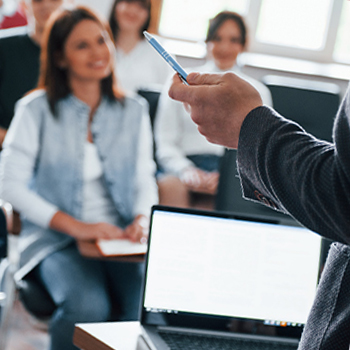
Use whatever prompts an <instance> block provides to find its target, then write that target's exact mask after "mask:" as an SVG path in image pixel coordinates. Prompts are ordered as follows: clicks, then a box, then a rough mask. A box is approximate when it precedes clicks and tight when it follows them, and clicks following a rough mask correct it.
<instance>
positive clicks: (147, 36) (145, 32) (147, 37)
mask: <svg viewBox="0 0 350 350" xmlns="http://www.w3.org/2000/svg"><path fill="white" fill-rule="evenodd" d="M143 35H144V36H145V37H146V39H151V38H152V37H151V36H150V34H149V33H148V32H147V31H146V30H144V31H143Z"/></svg>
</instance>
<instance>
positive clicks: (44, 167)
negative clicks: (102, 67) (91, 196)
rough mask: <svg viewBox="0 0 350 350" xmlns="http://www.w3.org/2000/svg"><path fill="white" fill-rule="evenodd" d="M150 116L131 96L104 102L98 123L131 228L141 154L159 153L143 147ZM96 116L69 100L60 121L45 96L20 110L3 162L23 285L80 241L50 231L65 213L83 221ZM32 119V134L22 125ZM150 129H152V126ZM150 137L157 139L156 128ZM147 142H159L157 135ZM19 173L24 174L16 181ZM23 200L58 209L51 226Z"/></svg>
mask: <svg viewBox="0 0 350 350" xmlns="http://www.w3.org/2000/svg"><path fill="white" fill-rule="evenodd" d="M146 110H147V106H146V103H145V101H143V100H142V99H138V98H130V97H126V98H125V100H124V102H123V104H121V103H120V102H113V101H110V100H109V99H107V98H103V99H102V101H101V103H100V105H99V107H98V109H97V110H96V112H95V114H94V118H93V121H92V124H91V131H92V134H93V140H94V143H95V145H96V148H97V151H98V154H99V157H100V159H101V163H102V167H103V173H104V180H105V185H106V188H107V190H108V192H109V194H110V196H111V198H112V200H113V202H114V204H115V206H116V211H117V213H118V218H117V222H118V225H119V226H120V227H125V226H126V225H128V224H129V223H130V222H131V221H132V220H133V218H134V216H135V214H136V213H135V211H134V208H135V205H136V201H137V196H138V192H139V187H140V186H138V185H137V182H138V183H140V181H137V179H136V173H137V172H139V173H140V169H138V170H137V167H138V165H137V160H138V157H139V154H138V153H139V150H140V148H141V149H142V148H145V147H146V148H147V147H149V146H151V144H150V145H140V144H139V142H140V139H141V140H144V139H145V137H141V136H142V135H140V133H141V125H142V123H144V122H145V120H144V119H145V118H147V113H146V112H145V111H146ZM89 114H90V108H89V107H88V106H87V105H86V104H85V103H83V102H82V101H80V100H78V99H77V98H76V97H74V96H73V95H69V96H68V97H66V98H64V99H62V100H60V101H59V102H58V103H57V117H54V116H53V115H52V113H51V111H50V109H49V104H48V100H47V96H46V93H45V92H44V91H43V90H39V91H36V92H33V93H31V94H30V95H28V96H26V97H25V98H23V99H22V100H20V102H19V103H18V106H17V108H16V114H15V117H14V120H13V123H12V124H11V126H10V129H9V134H8V137H6V140H5V143H4V150H3V154H2V159H1V182H2V189H1V197H2V198H4V199H5V200H8V201H9V202H11V203H12V204H13V205H14V208H15V209H17V210H19V211H20V212H21V214H22V232H21V236H20V251H21V259H20V266H21V268H20V270H19V271H18V273H17V275H16V278H22V277H23V276H24V275H25V274H26V273H28V272H29V271H30V270H31V269H32V268H33V267H34V266H36V264H38V262H40V261H41V260H42V259H43V258H45V257H46V256H47V255H48V254H50V253H52V252H54V251H56V250H58V249H61V248H62V247H64V246H66V245H68V244H70V243H71V242H72V241H73V238H72V237H70V236H68V235H65V234H62V233H59V232H56V231H53V230H51V229H49V228H48V222H46V221H47V220H48V219H51V216H52V214H53V213H55V212H56V211H57V210H61V211H63V212H65V213H67V214H69V215H71V216H73V217H74V218H76V219H81V215H82V205H83V161H84V144H85V142H86V138H87V132H88V118H89ZM26 118H29V119H30V120H31V123H29V122H28V121H27V124H28V127H27V130H26V131H25V133H24V131H23V130H22V131H21V126H22V129H23V127H24V126H23V125H24V124H25V120H26ZM147 122H148V124H149V119H148V121H147ZM147 131H148V132H149V133H151V129H150V127H149V128H147ZM21 132H22V133H23V137H22V138H21V136H20V133H21ZM27 134H29V135H31V136H30V137H31V142H30V143H29V142H27V143H25V142H24V143H23V138H27ZM147 138H148V139H151V135H149V136H148V137H147ZM149 148H150V150H149V152H147V153H146V154H147V155H149V158H150V160H149V162H148V163H145V164H152V166H151V167H150V166H148V167H146V168H145V169H143V170H144V171H143V173H144V176H145V179H144V185H143V186H144V187H145V186H147V187H148V188H147V189H146V191H148V192H149V193H150V195H149V196H147V197H149V199H147V200H148V203H146V206H148V207H149V208H146V211H147V209H150V207H151V205H152V204H154V203H155V202H156V201H157V194H156V191H157V189H156V184H155V179H154V173H152V171H154V169H155V167H154V166H153V165H154V163H153V160H152V159H151V158H152V151H151V147H149ZM16 162H17V163H16ZM23 164H24V165H23ZM14 169H15V170H16V171H19V172H21V171H22V170H23V172H22V174H18V175H14ZM141 172H142V169H141ZM23 174H24V175H23ZM13 177H14V178H13ZM24 182H27V183H24ZM21 186H26V188H24V187H22V188H21ZM23 191H24V192H28V193H27V194H28V196H25V197H23V195H22V194H21V193H22V192H23ZM30 196H32V197H30ZM23 198H24V199H25V200H26V201H28V200H29V201H30V200H31V198H32V202H33V204H34V203H37V204H38V208H41V207H42V208H43V209H42V210H43V211H46V210H48V213H50V208H51V214H46V216H47V217H48V219H46V221H45V222H40V220H39V221H37V220H36V219H34V218H35V215H37V213H36V210H38V209H37V208H33V209H31V208H28V203H25V205H24V206H23V210H21V209H22V206H21V205H22V204H21V202H20V201H21V199H23ZM40 201H42V202H43V203H41V202H40ZM41 204H42V205H41ZM47 208H48V209H47ZM31 210H33V214H32V213H31ZM32 217H33V219H32Z"/></svg>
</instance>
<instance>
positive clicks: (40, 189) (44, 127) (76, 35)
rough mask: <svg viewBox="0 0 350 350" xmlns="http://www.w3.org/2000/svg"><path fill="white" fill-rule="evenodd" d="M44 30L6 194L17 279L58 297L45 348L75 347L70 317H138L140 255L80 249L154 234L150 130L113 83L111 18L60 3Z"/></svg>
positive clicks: (8, 154)
mask: <svg viewBox="0 0 350 350" xmlns="http://www.w3.org/2000/svg"><path fill="white" fill-rule="evenodd" d="M44 38H45V39H44V43H43V49H42V61H41V75H40V78H39V88H38V89H37V90H35V91H33V92H31V93H30V94H28V95H26V96H25V97H24V98H22V99H20V100H19V102H18V104H17V106H16V113H15V116H14V119H13V121H12V123H11V126H10V128H9V131H8V133H7V134H6V137H5V142H4V148H3V151H2V154H1V161H0V197H1V198H3V199H4V200H6V201H8V202H10V203H11V204H12V205H13V208H14V209H16V210H17V211H19V212H20V214H21V222H22V230H21V234H20V239H19V249H20V263H19V265H20V266H19V269H18V270H17V271H16V274H15V278H16V279H17V280H21V279H22V278H24V277H25V276H26V275H28V274H29V273H31V274H32V276H34V277H35V278H36V279H37V280H39V282H40V283H42V285H43V286H44V287H45V288H46V290H47V291H48V293H49V295H50V296H51V297H52V300H53V301H54V303H55V305H56V306H57V308H56V310H55V312H54V313H53V315H52V317H51V318H50V330H49V331H50V345H49V349H50V350H62V349H64V350H76V347H75V346H74V345H73V341H72V339H73V333H74V325H75V323H78V322H102V321H107V320H124V321H126V320H136V319H137V317H138V316H137V315H138V306H139V300H140V295H141V282H142V271H143V264H142V263H136V262H135V263H131V262H120V261H113V260H105V259H90V258H88V257H86V256H84V255H83V254H82V253H81V251H80V249H79V247H81V246H82V245H84V246H85V247H86V244H88V243H89V242H90V243H92V244H94V243H95V242H96V241H98V240H100V239H105V240H110V239H116V240H123V241H125V240H130V241H133V242H139V243H142V242H144V241H145V240H147V235H148V233H147V227H146V226H147V222H148V218H147V217H148V216H149V214H150V211H151V207H152V205H154V204H156V203H157V185H156V181H155V176H154V172H155V163H154V160H153V154H152V132H151V125H150V120H149V115H148V113H147V105H146V103H145V101H144V100H143V99H142V98H138V97H137V96H135V97H130V96H126V95H124V94H122V92H121V91H120V90H118V89H116V88H115V84H114V81H115V79H114V78H115V76H114V59H113V52H114V45H113V40H112V37H111V33H110V31H109V26H108V23H107V22H105V21H104V20H103V19H100V18H99V17H98V16H97V15H96V14H95V13H94V12H93V11H92V10H90V9H88V8H86V7H83V6H78V7H70V8H64V9H63V8H62V9H61V10H60V11H56V12H55V14H53V15H52V17H51V18H50V20H49V23H48V24H47V26H46V29H45V32H44ZM121 242H122V241H121ZM107 243H108V242H107ZM115 304H117V305H118V310H117V311H118V314H115V313H114V312H113V311H115V309H114V308H113V305H115Z"/></svg>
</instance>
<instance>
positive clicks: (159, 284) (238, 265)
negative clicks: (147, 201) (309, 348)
mask: <svg viewBox="0 0 350 350" xmlns="http://www.w3.org/2000/svg"><path fill="white" fill-rule="evenodd" d="M320 251H321V237H320V236H318V235H316V234H315V233H313V232H311V231H309V230H307V229H305V228H302V227H299V226H286V225H281V224H275V223H268V222H257V221H253V220H252V219H249V220H247V219H244V218H237V217H235V216H233V215H229V214H219V213H216V212H213V213H212V212H199V211H192V210H181V209H171V208H165V207H154V209H153V211H152V220H151V229H150V237H149V251H148V256H147V269H146V276H145V286H144V298H143V313H144V315H143V316H146V315H147V314H148V315H153V316H156V315H158V317H146V318H145V320H146V321H147V320H148V321H151V322H153V321H152V320H156V321H155V322H156V323H157V322H160V323H162V324H163V323H164V322H165V323H166V324H169V323H172V322H173V321H174V323H175V324H176V325H178V323H180V324H181V321H179V320H181V317H182V316H183V315H189V316H192V318H191V319H192V320H194V319H193V317H194V318H195V317H196V316H198V317H199V318H201V316H203V317H204V318H205V317H215V318H222V319H226V321H227V320H228V319H234V320H241V321H250V322H255V323H258V324H262V325H265V326H273V327H287V328H290V327H295V328H298V327H299V328H300V327H302V326H303V324H304V323H305V322H306V319H307V316H308V313H309V311H310V308H311V305H312V302H313V299H314V297H315V291H316V286H317V282H318V276H319V261H320V260H319V259H320ZM165 315H166V317H165ZM159 316H161V317H159ZM157 320H158V321H157ZM178 321H179V322H178ZM226 323H227V322H226Z"/></svg>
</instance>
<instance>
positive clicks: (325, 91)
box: [262, 75, 341, 141]
mask: <svg viewBox="0 0 350 350" xmlns="http://www.w3.org/2000/svg"><path fill="white" fill-rule="evenodd" d="M262 81H263V83H264V84H265V85H266V86H267V87H268V88H269V90H270V92H271V95H272V101H273V107H274V109H275V110H276V111H277V112H279V113H280V114H281V115H283V116H284V117H286V118H288V119H291V120H294V121H296V122H297V123H298V124H300V125H301V126H302V127H303V128H304V129H305V130H306V131H307V132H309V133H311V134H313V135H314V136H316V137H317V138H320V139H322V140H326V141H331V140H332V130H333V121H334V117H335V115H336V113H337V110H338V108H339V104H340V99H341V94H340V88H339V86H338V85H336V84H333V83H325V82H321V81H312V80H306V79H299V78H290V77H283V76H277V75H267V76H265V77H264V78H263V79H262Z"/></svg>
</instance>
